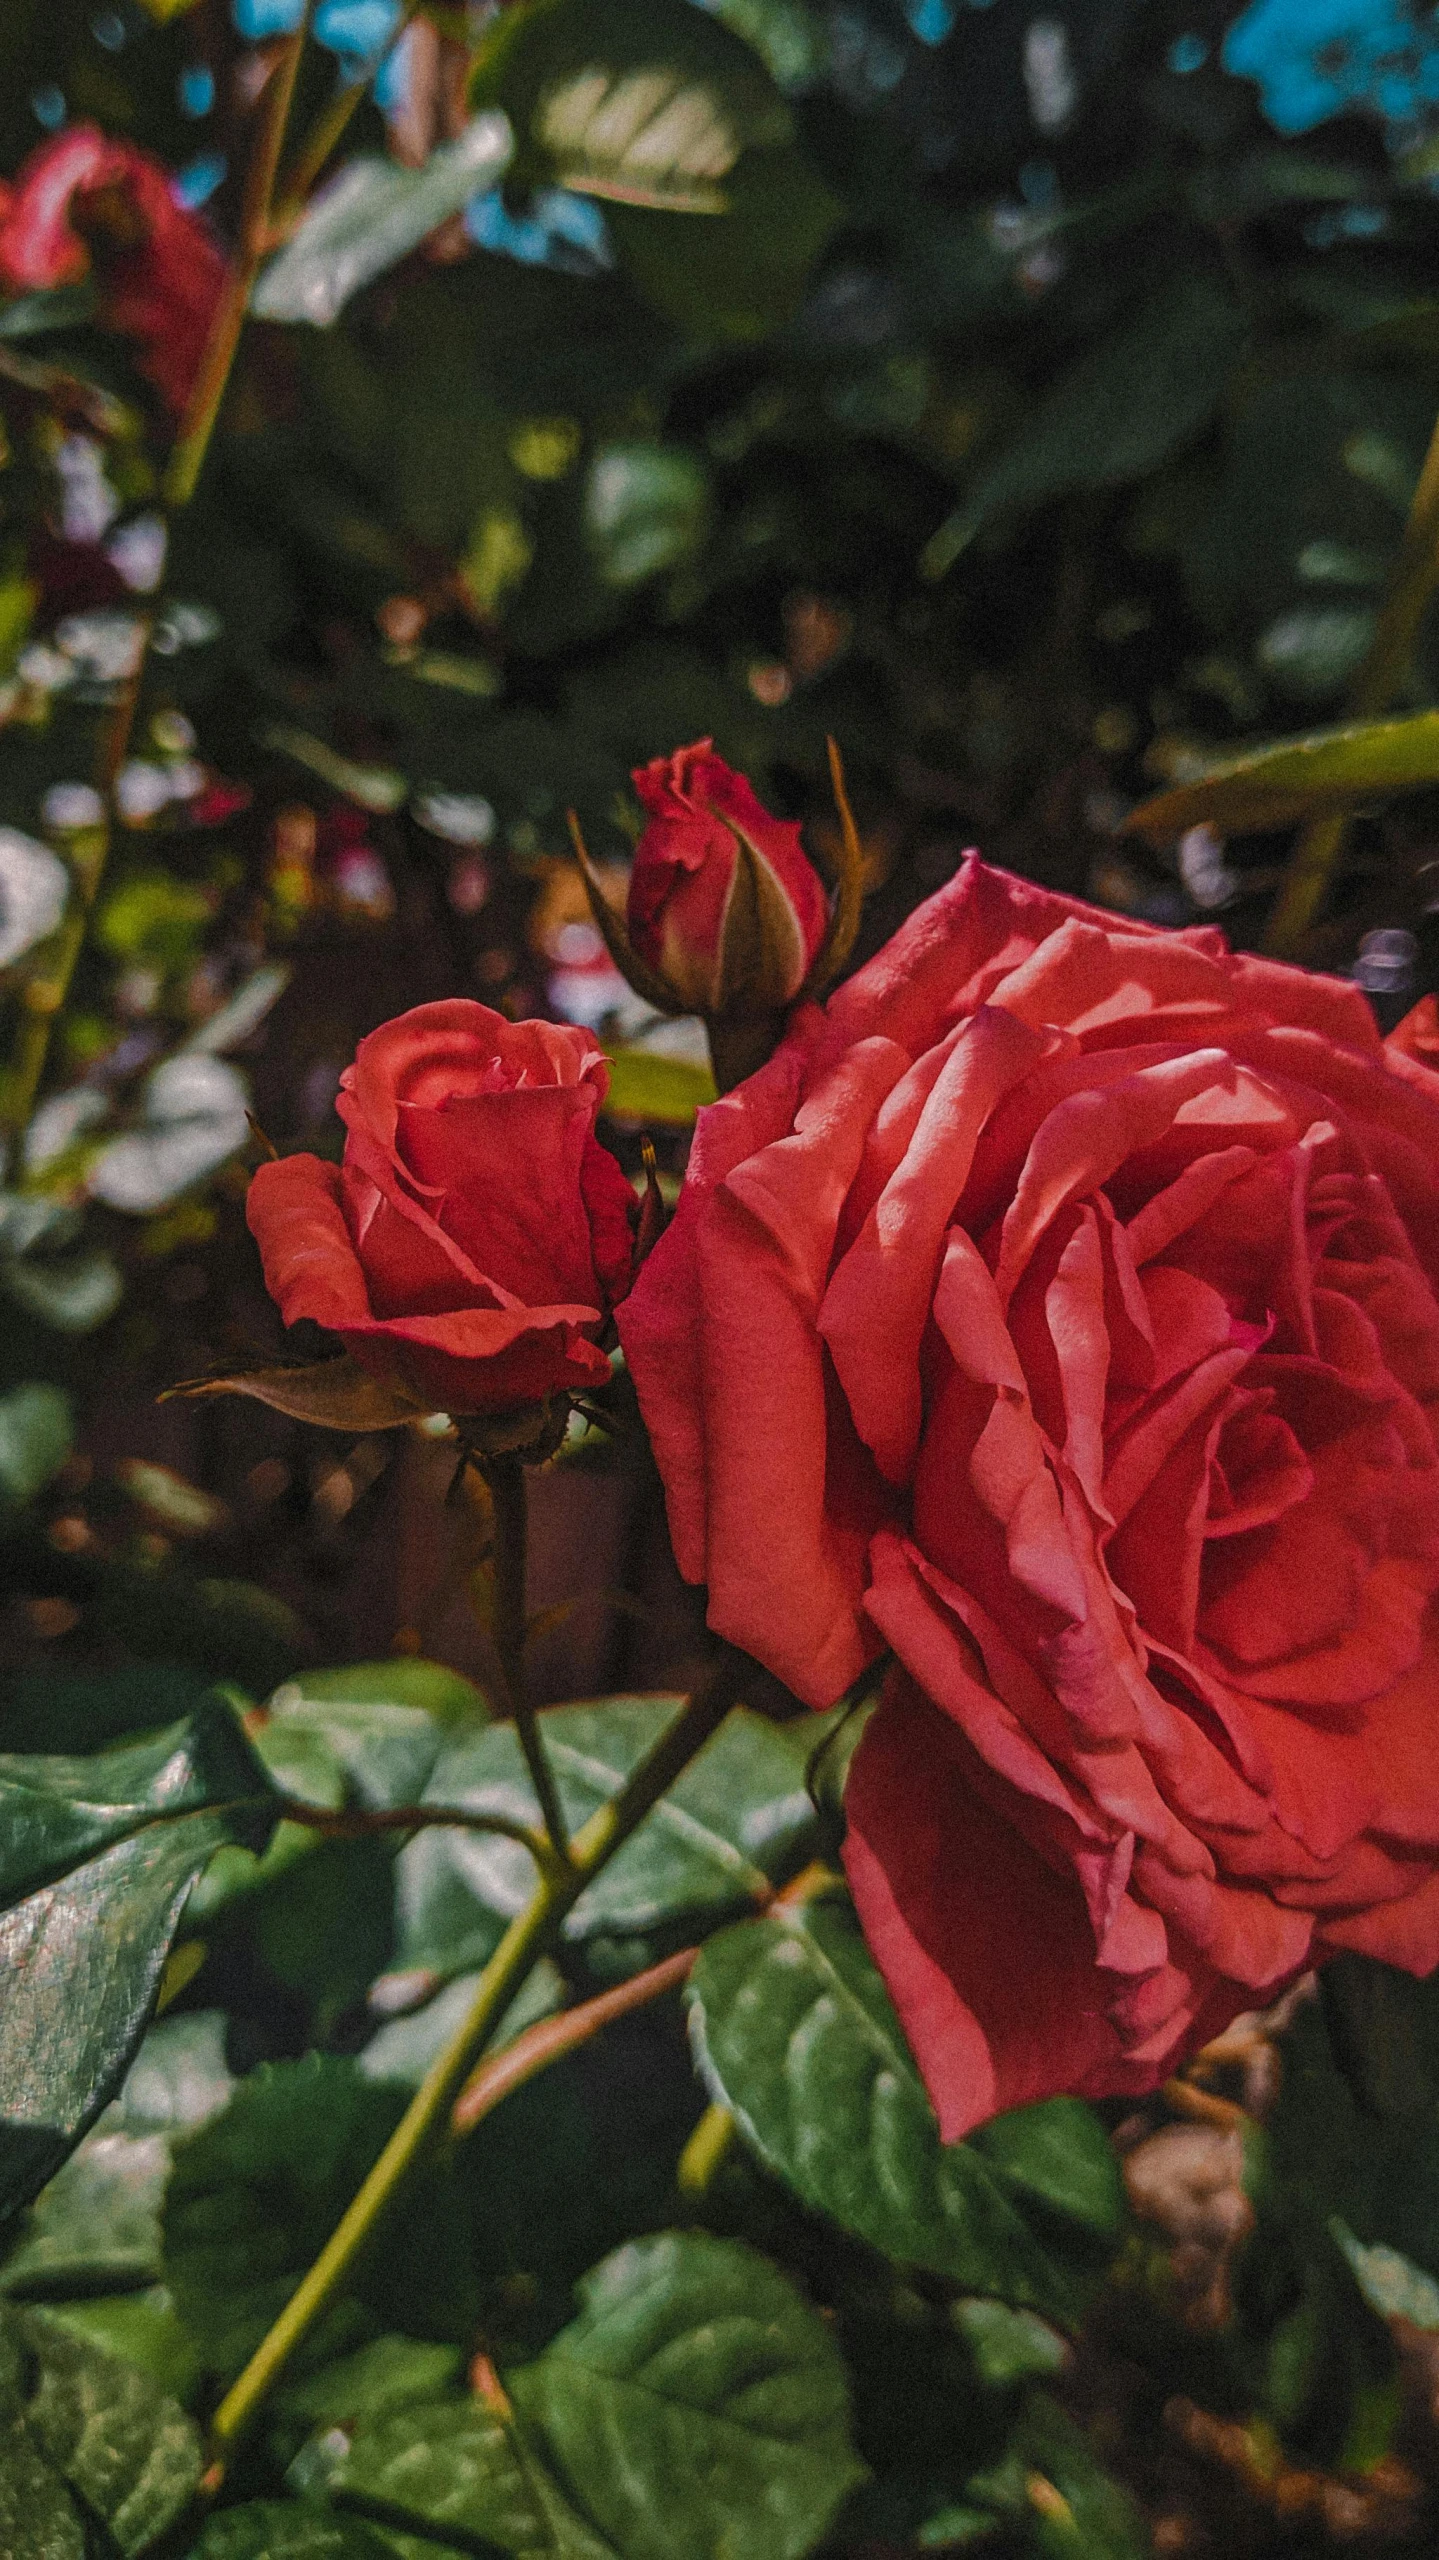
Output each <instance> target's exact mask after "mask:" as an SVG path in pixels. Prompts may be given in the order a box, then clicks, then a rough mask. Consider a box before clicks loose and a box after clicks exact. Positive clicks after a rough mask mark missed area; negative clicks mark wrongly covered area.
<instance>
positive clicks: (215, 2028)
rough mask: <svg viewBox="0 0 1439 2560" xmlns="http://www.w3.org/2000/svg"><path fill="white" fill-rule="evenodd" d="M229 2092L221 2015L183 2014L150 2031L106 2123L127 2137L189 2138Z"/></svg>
mask: <svg viewBox="0 0 1439 2560" xmlns="http://www.w3.org/2000/svg"><path fill="white" fill-rule="evenodd" d="M234 2090H235V2075H234V2073H233V2071H232V2070H231V2069H230V2066H229V2063H228V2062H227V2061H226V2059H225V2013H224V2011H223V2010H222V2009H189V2010H187V2011H186V2012H185V2014H184V2016H183V2017H179V2018H161V2019H160V2020H159V2022H158V2024H157V2025H155V2026H153V2027H151V2029H150V2031H149V2033H148V2035H147V2036H146V2038H145V2041H144V2043H143V2044H142V2045H141V2047H140V2050H139V2052H138V2053H137V2054H136V2056H135V2059H134V2061H133V2062H132V2063H131V2065H130V2068H129V2070H128V2071H127V2072H126V2074H125V2079H124V2082H123V2085H122V2087H121V2090H120V2094H119V2096H118V2097H117V2099H116V2100H115V2105H114V2109H113V2111H112V2117H111V2119H110V2120H111V2121H113V2122H114V2123H115V2124H116V2125H117V2126H119V2127H121V2128H122V2129H123V2130H124V2131H125V2132H127V2133H147V2132H154V2133H192V2132H193V2131H194V2130H195V2128H196V2126H197V2125H202V2124H208V2123H209V2121H210V2118H211V2117H212V2116H217V2115H218V2114H219V2112H220V2109H221V2108H222V2107H223V2106H227V2105H228V2104H229V2101H230V2099H231V2097H232V2096H233V2094H234Z"/></svg>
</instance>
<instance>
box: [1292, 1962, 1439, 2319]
mask: <svg viewBox="0 0 1439 2560" xmlns="http://www.w3.org/2000/svg"><path fill="white" fill-rule="evenodd" d="M1416 1987H1422V1986H1416ZM1330 2015H1331V2013H1330V2012H1329V2011H1328V2007H1327V2003H1326V2004H1324V2005H1323V2006H1321V2005H1320V2004H1318V2003H1313V2004H1306V2005H1305V2006H1304V2007H1302V2008H1301V2009H1300V2010H1299V2011H1298V2013H1297V2014H1296V2016H1295V2018H1294V2020H1293V2022H1292V2024H1291V2025H1290V2027H1289V2028H1288V2030H1287V2032H1286V2034H1285V2036H1284V2040H1283V2044H1282V2047H1281V2052H1282V2056H1283V2064H1284V2069H1283V2077H1282V2079H1281V2081H1280V2086H1279V2096H1278V2100H1277V2102H1276V2104H1275V2106H1274V2107H1273V2109H1272V2110H1271V2112H1270V2114H1269V2116H1268V2117H1267V2119H1266V2122H1265V2125H1264V2128H1263V2133H1262V2135H1258V2136H1253V2137H1251V2138H1250V2141H1249V2145H1248V2150H1247V2153H1246V2159H1247V2172H1246V2184H1247V2185H1248V2188H1249V2191H1250V2193H1251V2194H1252V2196H1253V2197H1254V2200H1255V2202H1256V2204H1257V2205H1258V2207H1259V2211H1260V2215H1261V2219H1269V2218H1274V2217H1277V2218H1279V2219H1280V2220H1282V2221H1291V2220H1293V2218H1294V2217H1295V2216H1296V2215H1302V2216H1304V2217H1306V2218H1307V2220H1308V2221H1309V2222H1310V2223H1312V2224H1313V2225H1314V2226H1316V2227H1317V2228H1319V2229H1320V2230H1323V2229H1324V2228H1326V2227H1327V2225H1328V2223H1329V2222H1330V2220H1331V2219H1332V2217H1334V2216H1335V2215H1338V2216H1339V2217H1340V2218H1341V2219H1342V2220H1343V2221H1344V2222H1345V2223H1346V2224H1347V2226H1348V2228H1349V2230H1350V2231H1351V2233H1352V2234H1353V2236H1354V2237H1355V2239H1356V2240H1358V2241H1360V2242H1362V2243H1363V2244H1364V2246H1365V2247H1372V2246H1374V2245H1375V2244H1380V2245H1383V2246H1385V2247H1388V2248H1392V2249H1399V2250H1402V2251H1403V2253H1404V2255H1405V2256H1406V2257H1408V2258H1411V2259H1412V2260H1413V2261H1414V2263H1415V2264H1416V2265H1417V2266H1418V2267H1420V2268H1422V2269H1423V2270H1424V2272H1425V2273H1426V2274H1428V2275H1431V2276H1434V2277H1436V2278H1439V2110H1436V2109H1435V2108H1434V2107H1432V2106H1425V2105H1421V2106H1419V2107H1406V2108H1404V2109H1403V2110H1402V2111H1398V2112H1393V2113H1388V2112H1386V2113H1384V2114H1380V2113H1378V2112H1377V2111H1373V2110H1371V2108H1370V2107H1369V2106H1368V2105H1366V2104H1363V2103H1361V2099H1360V2096H1359V2095H1358V2094H1357V2093H1356V2084H1357V2083H1358V2074H1357V2073H1356V2072H1355V2070H1354V2068H1353V2063H1352V2057H1351V2061H1350V2068H1349V2069H1348V2070H1343V2069H1341V2068H1340V2061H1339V2056H1338V2054H1337V2053H1336V2049H1335V2040H1334V2037H1333V2035H1332V2033H1331V2028H1330ZM1373 2064H1374V2057H1373V2056H1372V2055H1371V2057H1370V2067H1371V2068H1372V2067H1373ZM1386 2068H1387V2065H1386Z"/></svg>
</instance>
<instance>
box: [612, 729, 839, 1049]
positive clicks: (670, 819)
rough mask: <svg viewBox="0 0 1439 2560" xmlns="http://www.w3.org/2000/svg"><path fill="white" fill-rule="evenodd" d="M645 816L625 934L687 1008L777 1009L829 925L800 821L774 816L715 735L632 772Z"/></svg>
mask: <svg viewBox="0 0 1439 2560" xmlns="http://www.w3.org/2000/svg"><path fill="white" fill-rule="evenodd" d="M634 785H635V789H636V791H637V792H638V793H639V796H640V799H641V801H642V802H643V804H644V806H645V808H646V809H647V810H648V811H649V824H648V826H647V827H646V828H645V831H644V833H643V835H642V836H641V837H640V840H639V844H638V846H637V847H636V850H635V860H634V869H633V870H632V872H631V874H630V892H629V910H628V924H629V932H630V940H631V942H632V943H633V945H634V948H635V950H636V951H637V952H638V953H639V956H640V958H641V959H642V960H644V961H646V962H648V964H649V966H650V967H651V968H652V969H655V970H657V971H658V973H659V975H660V976H661V977H662V978H663V979H664V981H665V983H666V985H667V986H668V987H669V988H670V989H671V990H672V991H673V993H674V994H675V995H676V996H677V997H678V998H680V999H681V1001H682V1002H683V1003H685V1004H687V1005H689V1006H690V1007H691V1008H692V1009H693V1010H694V1012H696V1013H703V1014H724V1013H726V1012H729V1011H732V1010H735V1009H738V1010H741V1011H744V1012H747V1013H752V1014H766V1013H778V1012H779V1011H781V1010H782V1008H783V1007H784V1006H785V1005H787V1004H791V1003H792V1002H793V1000H794V998H795V997H796V996H797V995H798V993H799V991H800V988H801V986H802V985H803V984H804V981H805V978H806V976H807V975H808V972H809V969H810V966H811V963H812V962H813V960H814V958H815V956H816V954H817V952H818V950H819V947H820V945H821V943H822V942H823V940H824V937H825V933H826V930H827V928H828V925H829V903H828V900H827V899H826V897H825V892H824V884H823V882H822V881H821V879H820V876H819V873H818V872H817V871H816V870H815V869H814V866H813V864H812V863H811V862H810V860H809V858H808V856H807V855H806V853H805V852H804V849H803V847H802V846H801V844H800V840H799V833H800V831H799V826H798V823H797V822H795V821H792V820H787V819H784V818H774V817H771V815H770V813H769V811H768V809H766V808H764V807H763V806H762V804H761V803H760V801H759V800H758V799H756V797H755V791H754V785H753V784H752V783H751V782H750V781H749V780H748V778H747V777H746V775H744V774H742V773H736V772H735V771H734V769H733V767H732V766H730V765H727V764H726V763H725V760H724V758H723V756H717V755H716V754H715V751H714V745H713V741H712V740H711V739H709V738H701V739H699V740H698V742H697V743H696V744H695V745H694V746H692V747H679V748H677V749H676V750H675V753H674V754H673V755H671V756H656V758H655V760H654V762H653V763H652V764H647V765H643V766H641V767H640V769H639V771H638V772H637V773H636V774H635V776H634Z"/></svg>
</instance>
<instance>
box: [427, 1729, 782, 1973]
mask: <svg viewBox="0 0 1439 2560" xmlns="http://www.w3.org/2000/svg"><path fill="white" fill-rule="evenodd" d="M678 1705H679V1701H678V1700H677V1699H674V1698H663V1697H661V1698H604V1699H599V1700H597V1701H596V1702H595V1703H594V1704H593V1705H587V1706H576V1707H552V1708H550V1709H548V1710H547V1711H546V1713H545V1715H544V1718H543V1727H544V1733H545V1742H546V1748H547V1750H548V1752H549V1754H550V1758H551V1761H552V1763H553V1766H554V1770H555V1776H556V1780H557V1783H558V1786H559V1790H560V1799H561V1803H562V1806H563V1809H564V1814H565V1819H566V1820H567V1822H568V1823H569V1825H570V1827H571V1829H572V1830H577V1829H578V1828H579V1826H580V1824H581V1823H582V1822H584V1821H585V1820H586V1819H587V1818H588V1816H589V1815H590V1814H592V1813H594V1812H595V1811H596V1810H597V1809H598V1808H599V1806H601V1805H602V1804H605V1803H607V1802H608V1801H609V1799H610V1797H611V1796H612V1795H614V1794H615V1793H616V1791H617V1789H618V1788H619V1787H620V1786H621V1785H622V1784H623V1782H624V1780H625V1778H626V1777H627V1776H628V1775H629V1773H630V1771H631V1770H632V1769H633V1768H634V1767H635V1766H636V1765H637V1763H638V1762H639V1761H640V1760H641V1759H642V1758H643V1756H644V1753H645V1752H646V1751H647V1750H648V1749H649V1747H650V1745H651V1744H652V1743H653V1742H654V1741H655V1740H656V1739H657V1738H658V1736H659V1735H660V1734H661V1733H662V1732H663V1731H664V1729H665V1726H666V1725H667V1724H668V1723H669V1722H670V1720H671V1719H672V1717H673V1716H674V1714H675V1713H676V1711H677V1708H678ZM811 1740H812V1736H810V1734H809V1733H808V1730H807V1728H806V1727H805V1726H804V1725H803V1724H801V1725H800V1726H799V1727H798V1728H795V1727H792V1726H780V1725H772V1724H769V1723H767V1722H765V1720H764V1719H763V1718H761V1717H759V1716H753V1715H749V1714H747V1713H746V1712H745V1711H743V1710H737V1711H736V1712H735V1713H734V1714H732V1715H731V1716H729V1717H728V1718H727V1719H726V1721H725V1723H724V1724H723V1725H722V1726H721V1727H720V1729H719V1731H718V1732H717V1733H716V1734H715V1736H714V1738H713V1739H712V1741H710V1742H709V1743H707V1744H706V1746H705V1748H704V1750H703V1751H702V1752H701V1753H700V1754H699V1756H698V1758H697V1759H696V1760H694V1761H693V1762H692V1763H691V1765H690V1767H689V1768H688V1769H687V1770H686V1771H685V1773H684V1775H683V1776H682V1777H681V1778H680V1779H679V1780H678V1782H677V1783H676V1785H675V1786H674V1787H672V1788H671V1789H670V1791H669V1793H668V1795H667V1796H665V1797H664V1798H663V1800H662V1801H661V1802H660V1803H659V1804H658V1805H657V1806H656V1807H655V1810H654V1812H653V1813H652V1814H650V1816H649V1817H648V1819H647V1820H646V1821H645V1822H644V1823H643V1824H642V1825H641V1827H640V1829H639V1830H638V1831H637V1832H636V1833H635V1835H634V1837H633V1839H631V1840H630V1841H628V1842H627V1843H626V1845H625V1847H624V1848H623V1849H622V1850H621V1851H620V1852H619V1854H618V1856H617V1857H616V1858H614V1859H613V1860H612V1862H611V1863H610V1865H609V1866H607V1867H606V1868H605V1869H604V1871H603V1873H602V1874H601V1875H599V1876H598V1877H597V1878H596V1880H595V1882H594V1884H593V1885H591V1886H590V1888H589V1890H588V1891H587V1892H586V1893H585V1894H584V1895H583V1896H582V1897H581V1900H580V1901H579V1903H578V1904H577V1905H576V1908H575V1910H574V1912H573V1914H572V1915H571V1918H570V1920H569V1922H568V1923H567V1926H566V1935H567V1936H568V1937H569V1938H570V1939H571V1940H573V1941H582V1940H584V1939H586V1938H589V1937H595V1936H599V1935H601V1934H604V1935H609V1936H614V1937H634V1938H640V1937H643V1936H644V1935H645V1934H646V1933H647V1932H649V1931H653V1930H656V1929H664V1930H673V1931H683V1930H693V1931H694V1932H696V1933H698V1932H699V1931H700V1930H702V1929H705V1928H712V1927H713V1926H714V1925H715V1922H716V1921H718V1920H721V1919H724V1918H727V1917H729V1916H730V1915H732V1914H733V1913H735V1912H737V1911H743V1910H745V1909H746V1908H752V1907H753V1906H754V1905H755V1904H756V1903H761V1902H763V1901H765V1900H766V1899H767V1898H768V1896H769V1893H770V1891H771V1889H772V1887H773V1886H774V1884H775V1883H777V1882H780V1881H782V1880H783V1878H784V1877H785V1876H786V1875H788V1874H790V1873H791V1872H792V1871H793V1870H794V1869H795V1868H796V1867H798V1866H799V1865H801V1864H802V1863H803V1861H804V1858H805V1857H806V1856H807V1855H808V1854H810V1848H811V1844H812V1842H813V1839H814V1837H815V1824H816V1817H815V1811H814V1807H813V1805H812V1803H811V1802H810V1799H809V1796H808V1795H807V1793H806V1791H805V1783H804V1773H805V1763H806V1757H807V1751H808V1746H809V1743H810V1741H811ZM425 1801H426V1802H427V1803H430V1804H451V1805H457V1806H461V1807H463V1808H465V1809H466V1810H468V1811H472V1812H493V1813H502V1814H505V1815H508V1816H509V1817H510V1818H512V1819H513V1818H518V1819H519V1820H521V1821H523V1822H529V1823H534V1822H536V1821H537V1820H538V1813H537V1808H536V1805H535V1800H534V1796H533V1794H532V1792H531V1789H530V1785H529V1780H528V1778H527V1776H526V1773H525V1767H524V1762H523V1759H522V1757H521V1754H520V1749H519V1745H518V1742H517V1741H516V1739H515V1734H514V1729H513V1727H512V1726H510V1725H494V1726H492V1727H491V1728H490V1730H489V1731H488V1732H487V1733H484V1734H481V1735H480V1736H479V1737H478V1738H477V1739H476V1740H474V1741H472V1742H469V1741H467V1742H464V1743H459V1744H456V1745H455V1746H454V1747H453V1748H452V1749H450V1750H447V1751H445V1752H444V1753H443V1754H442V1755H441V1757H440V1759H439V1760H438V1762H437V1763H436V1766H435V1771H434V1775H433V1777H432V1778H431V1780H430V1783H429V1785H428V1787H427V1788H426V1790H425ZM533 1880H534V1878H533V1868H532V1865H531V1861H530V1859H529V1856H528V1854H527V1852H526V1851H525V1850H524V1849H523V1848H521V1847H519V1846H518V1845H517V1844H516V1843H515V1842H513V1841H509V1840H501V1839H496V1838H493V1837H487V1836H486V1835H484V1834H482V1833H478V1832H460V1831H453V1832H447V1831H440V1830H435V1831H430V1832H425V1833H422V1834H421V1836H420V1837H419V1838H418V1839H416V1840H414V1841H413V1842H411V1844H410V1845H409V1847H408V1848H406V1849H405V1851H404V1852H403V1854H402V1856H401V1858H400V1862H399V1874H398V1883H397V1907H398V1916H399V1933H400V1943H399V1946H398V1949H397V1951H396V1957H395V1962H396V1965H397V1967H399V1968H400V1969H405V1968H408V1967H411V1966H414V1967H423V1968H428V1969H430V1970H433V1971H435V1972H437V1973H442V1974H450V1973H457V1972H465V1971H468V1970H470V1969H471V1968H472V1967H473V1966H475V1965H477V1964H482V1963H484V1961H485V1959H486V1957H487V1956H488V1955H489V1954H490V1953H491V1952H492V1950H493V1947H494V1945H495V1943H496V1941H497V1939H498V1936H499V1931H500V1926H501V1925H502V1924H503V1923H505V1922H508V1921H509V1920H511V1919H512V1918H513V1917H514V1915H515V1913H516V1912H518V1911H520V1910H522V1909H523V1907H524V1905H525V1903H526V1901H527V1900H528V1899H529V1895H530V1893H531V1891H532V1889H533Z"/></svg>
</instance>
